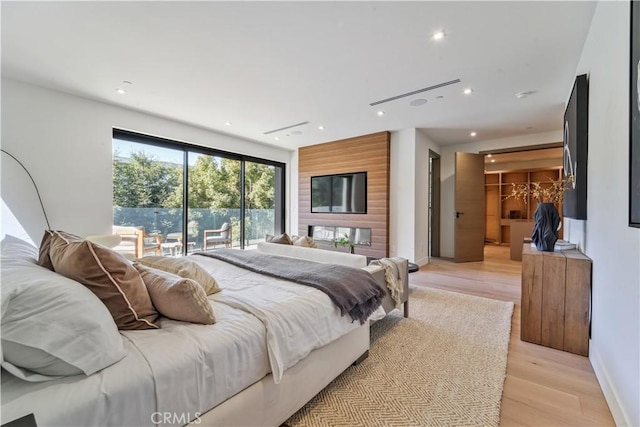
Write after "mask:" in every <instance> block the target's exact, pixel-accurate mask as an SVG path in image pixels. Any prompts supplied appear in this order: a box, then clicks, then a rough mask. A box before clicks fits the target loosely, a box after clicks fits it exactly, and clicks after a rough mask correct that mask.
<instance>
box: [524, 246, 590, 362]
mask: <svg viewBox="0 0 640 427" xmlns="http://www.w3.org/2000/svg"><path fill="white" fill-rule="evenodd" d="M590 317H591V259H589V257H587V256H586V255H585V254H583V253H582V252H580V251H578V250H575V249H574V250H568V251H562V252H542V251H538V250H537V249H535V248H532V247H531V244H529V243H525V244H524V245H523V248H522V299H521V325H520V339H522V340H523V341H528V342H532V343H535V344H541V345H544V346H547V347H552V348H556V349H558V350H564V351H569V352H571V353H576V354H580V355H582V356H588V355H589V322H590Z"/></svg>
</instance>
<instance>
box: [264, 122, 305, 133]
mask: <svg viewBox="0 0 640 427" xmlns="http://www.w3.org/2000/svg"><path fill="white" fill-rule="evenodd" d="M308 124H309V122H301V123H296V124H295V125H291V126H285V127H283V128H280V129H274V130H270V131H269V132H265V133H264V134H265V135H269V134H270V133H275V132H280V131H281V130H287V129H291V128H295V127H298V126H303V125H308Z"/></svg>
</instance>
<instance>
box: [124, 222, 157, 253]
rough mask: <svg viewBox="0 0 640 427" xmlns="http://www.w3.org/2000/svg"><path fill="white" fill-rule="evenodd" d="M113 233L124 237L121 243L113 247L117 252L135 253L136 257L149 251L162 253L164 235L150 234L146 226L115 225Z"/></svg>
mask: <svg viewBox="0 0 640 427" xmlns="http://www.w3.org/2000/svg"><path fill="white" fill-rule="evenodd" d="M113 234H117V235H119V236H120V237H121V238H122V241H121V242H120V244H119V245H118V246H116V247H115V248H113V250H114V251H116V252H121V253H123V254H125V255H129V254H133V257H134V258H140V257H143V256H145V255H146V254H147V253H149V252H151V253H153V254H154V255H158V256H160V255H162V246H161V245H162V236H160V235H159V234H158V235H149V234H147V233H146V232H145V231H144V227H132V226H119V225H114V226H113Z"/></svg>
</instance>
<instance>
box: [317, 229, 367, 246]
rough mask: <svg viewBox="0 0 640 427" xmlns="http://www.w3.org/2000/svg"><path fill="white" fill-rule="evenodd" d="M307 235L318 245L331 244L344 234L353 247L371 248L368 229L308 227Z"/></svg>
mask: <svg viewBox="0 0 640 427" xmlns="http://www.w3.org/2000/svg"><path fill="white" fill-rule="evenodd" d="M308 234H309V236H311V237H312V238H313V240H315V241H316V242H319V243H321V242H326V243H332V242H334V241H336V240H339V239H340V238H341V237H342V236H344V235H345V234H346V235H347V236H348V237H349V241H350V242H352V243H353V244H354V245H355V246H371V229H370V228H360V227H340V226H327V225H310V226H309V231H308Z"/></svg>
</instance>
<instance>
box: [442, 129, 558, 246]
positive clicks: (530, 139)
mask: <svg viewBox="0 0 640 427" xmlns="http://www.w3.org/2000/svg"><path fill="white" fill-rule="evenodd" d="M561 141H562V130H558V131H553V132H544V133H537V134H530V135H524V136H519V137H510V138H500V139H493V140H487V141H477V142H467V143H464V144H456V145H446V146H442V148H441V153H440V154H441V158H440V169H441V170H440V181H441V193H440V199H441V200H440V227H441V233H440V256H442V257H448V258H453V255H454V225H455V223H454V212H455V206H454V205H455V198H454V196H455V185H454V184H455V182H454V181H455V153H456V152H461V153H479V152H480V151H490V150H500V149H504V148H514V147H526V146H530V145H538V144H549V143H553V142H561Z"/></svg>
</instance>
